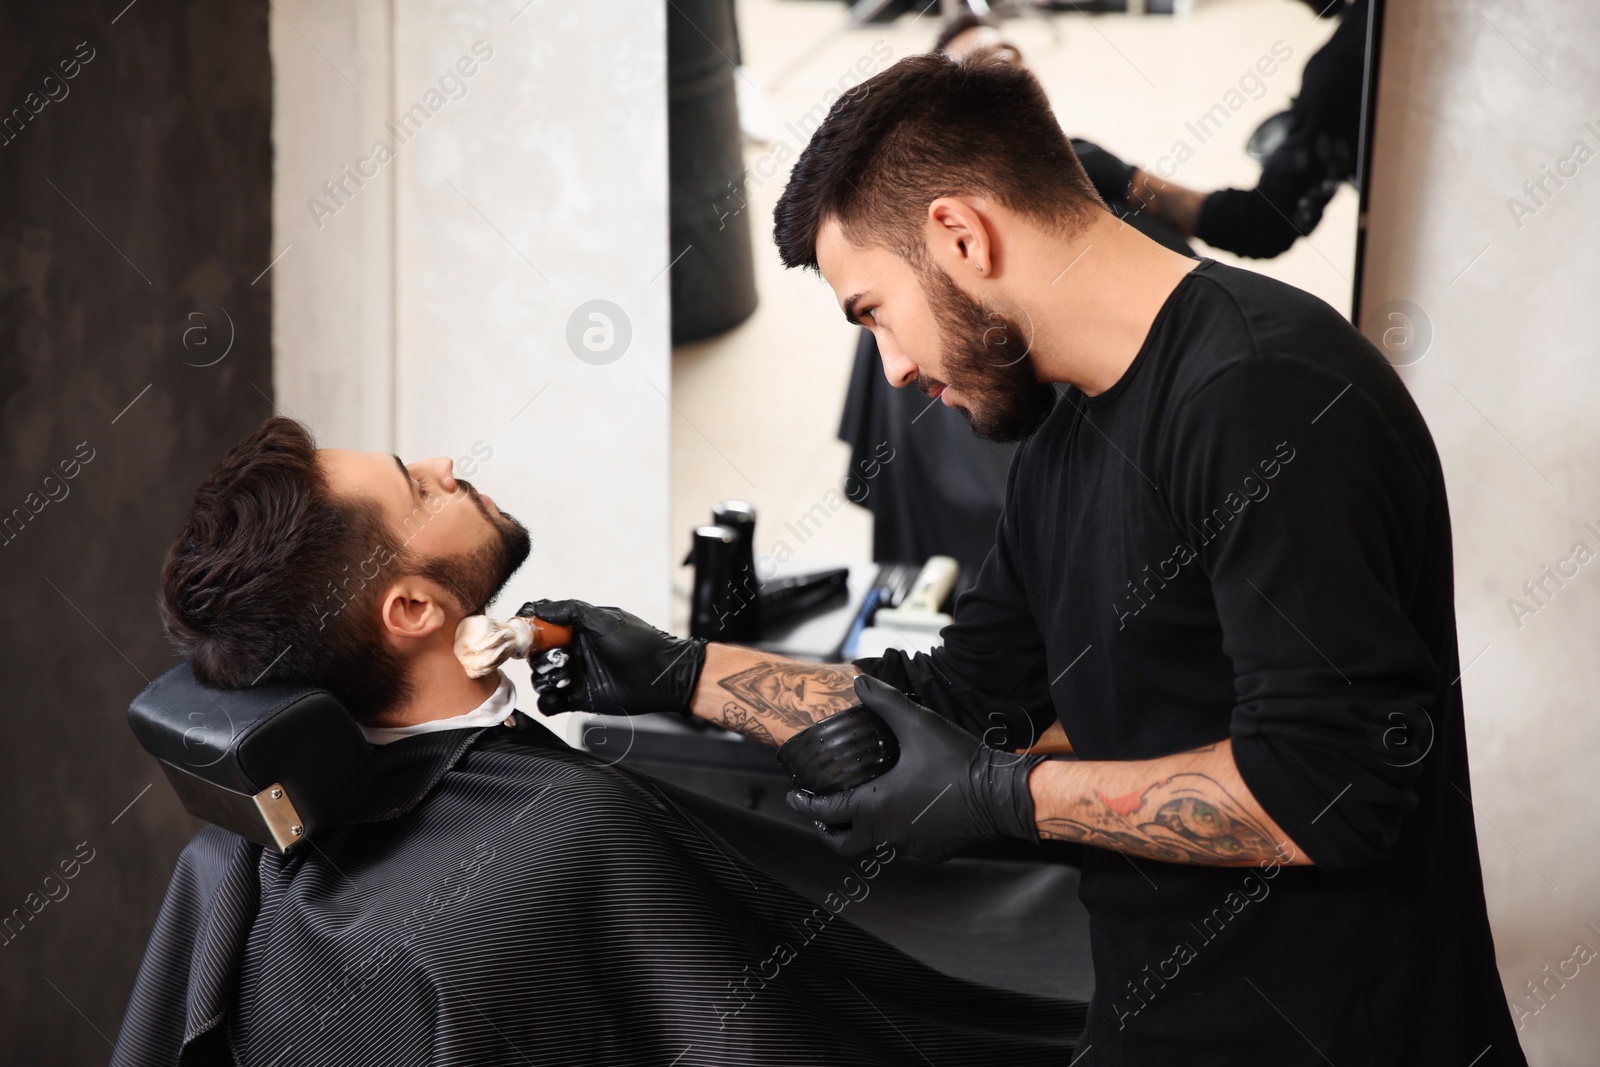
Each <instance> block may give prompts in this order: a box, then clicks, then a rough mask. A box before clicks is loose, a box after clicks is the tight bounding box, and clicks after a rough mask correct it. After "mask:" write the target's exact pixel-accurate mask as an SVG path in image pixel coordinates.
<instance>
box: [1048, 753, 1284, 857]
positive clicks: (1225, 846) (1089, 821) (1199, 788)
mask: <svg viewBox="0 0 1600 1067" xmlns="http://www.w3.org/2000/svg"><path fill="white" fill-rule="evenodd" d="M1082 806H1083V808H1084V809H1085V810H1084V811H1083V815H1084V817H1083V818H1081V819H1070V818H1051V819H1047V820H1044V821H1043V822H1041V824H1040V826H1039V833H1040V836H1043V837H1054V838H1060V839H1064V840H1072V841H1082V842H1083V843H1084V844H1088V845H1100V846H1102V847H1105V846H1109V847H1112V848H1116V849H1118V850H1120V851H1125V852H1131V853H1134V854H1136V855H1140V856H1147V857H1150V858H1151V859H1158V860H1165V861H1167V862H1168V863H1203V864H1208V865H1211V866H1234V865H1238V866H1252V865H1254V864H1257V863H1261V862H1263V860H1264V859H1267V858H1270V857H1274V856H1279V855H1280V852H1279V849H1278V848H1277V846H1276V845H1275V844H1274V842H1273V841H1272V838H1271V836H1270V835H1269V834H1268V833H1267V832H1266V830H1265V829H1263V828H1262V826H1261V824H1260V823H1258V822H1257V821H1256V820H1255V819H1253V818H1251V817H1250V816H1249V815H1248V814H1247V813H1246V812H1245V810H1244V807H1243V806H1242V805H1241V804H1240V803H1239V802H1238V801H1236V800H1235V799H1234V798H1233V797H1232V796H1231V795H1230V794H1229V793H1228V791H1227V790H1226V789H1224V788H1223V787H1222V786H1221V785H1220V784H1219V783H1218V782H1217V781H1216V780H1215V779H1214V778H1212V777H1210V776H1209V775H1204V774H1193V773H1189V774H1178V775H1174V776H1173V777H1171V778H1167V779H1163V780H1162V781H1159V782H1156V783H1154V784H1153V785H1150V786H1147V787H1145V788H1144V789H1142V790H1136V791H1134V792H1132V793H1127V794H1124V795H1122V796H1116V797H1108V796H1106V795H1105V794H1103V793H1099V792H1096V794H1095V800H1093V801H1091V800H1089V799H1088V798H1085V802H1084V804H1083V805H1082Z"/></svg>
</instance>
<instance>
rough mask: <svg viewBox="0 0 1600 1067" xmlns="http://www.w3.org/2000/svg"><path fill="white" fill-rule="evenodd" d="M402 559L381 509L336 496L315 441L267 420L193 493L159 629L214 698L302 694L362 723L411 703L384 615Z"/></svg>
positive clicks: (294, 426)
mask: <svg viewBox="0 0 1600 1067" xmlns="http://www.w3.org/2000/svg"><path fill="white" fill-rule="evenodd" d="M401 555H402V553H401V550H400V549H399V548H398V547H396V546H395V545H394V543H393V538H392V537H391V536H390V534H389V531H388V528H387V525H386V524H385V522H384V520H383V515H382V513H381V512H380V511H379V510H378V506H377V504H376V503H372V502H366V501H350V500H346V499H341V498H339V497H336V496H334V494H333V492H332V491H331V489H330V486H329V485H328V481H327V479H326V477H325V476H324V474H323V472H322V469H321V468H320V467H319V466H318V465H317V446H316V442H315V441H314V440H313V439H312V437H311V433H310V431H309V430H307V429H306V427H305V426H303V425H301V424H300V423H298V422H296V421H294V420H293V419H285V418H271V419H268V420H267V421H266V422H265V423H263V424H262V426H261V428H260V429H259V430H257V431H255V432H254V433H252V434H251V435H250V436H249V437H246V438H245V439H244V440H243V441H240V442H239V443H238V444H237V445H235V446H234V448H233V450H232V451H230V452H229V453H228V456H227V458H226V459H224V460H223V461H222V464H221V466H219V467H217V469H216V470H214V471H212V472H211V474H210V476H209V477H207V478H206V480H205V481H204V482H202V483H200V488H199V489H198V490H196V491H195V495H194V503H193V505H192V506H191V507H190V509H189V521H188V522H187V523H186V524H185V525H184V528H183V531H182V532H181V533H180V534H178V539H177V540H176V541H174V542H173V543H172V548H171V549H170V550H169V551H168V552H167V560H166V565H165V566H164V567H163V568H162V573H161V621H162V625H163V627H164V628H165V630H166V633H167V637H168V638H169V639H170V640H171V641H172V643H173V645H174V646H175V647H176V648H177V650H178V652H179V653H180V654H181V655H185V656H188V657H189V658H190V660H191V662H192V664H193V667H194V673H195V677H196V678H198V679H199V680H200V681H202V682H204V683H205V684H207V685H213V686H219V687H223V688H240V687H244V686H250V685H254V684H256V683H257V682H260V681H267V680H272V681H295V682H304V683H307V684H310V685H316V686H320V687H322V688H325V689H327V690H329V691H330V692H332V693H333V694H334V695H335V696H337V697H339V699H340V700H342V701H343V702H344V704H345V706H346V707H348V708H349V710H350V713H351V714H352V715H354V716H355V717H356V718H357V719H358V720H367V719H370V718H371V717H372V716H373V715H375V714H376V713H378V712H381V711H383V710H385V709H386V708H389V707H390V706H392V705H394V704H396V703H398V702H399V701H400V700H401V699H403V698H404V696H405V694H406V671H405V661H404V659H403V658H402V657H401V656H400V655H399V653H398V652H396V651H395V650H394V649H392V648H391V647H390V646H389V645H388V644H387V642H385V640H384V638H383V634H382V630H381V627H380V624H379V620H378V615H377V599H378V594H379V592H380V591H381V589H382V588H383V584H384V583H383V582H382V581H381V580H380V579H381V575H382V573H383V572H384V571H385V570H386V569H388V568H391V567H397V566H400V565H401V563H400V558H401Z"/></svg>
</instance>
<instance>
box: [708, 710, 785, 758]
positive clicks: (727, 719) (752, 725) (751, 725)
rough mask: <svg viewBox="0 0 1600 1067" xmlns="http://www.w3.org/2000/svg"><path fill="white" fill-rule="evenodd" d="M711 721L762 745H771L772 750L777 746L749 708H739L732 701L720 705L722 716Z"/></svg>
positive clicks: (764, 725) (768, 731)
mask: <svg viewBox="0 0 1600 1067" xmlns="http://www.w3.org/2000/svg"><path fill="white" fill-rule="evenodd" d="M712 721H713V722H715V723H716V724H717V725H718V726H721V727H722V728H724V729H727V730H732V731H733V732H734V733H736V734H743V735H744V736H746V737H748V738H751V739H752V740H756V741H760V742H761V743H762V744H763V745H771V746H773V747H774V748H776V747H777V745H778V742H777V741H776V740H774V739H773V736H772V731H771V730H769V729H767V727H766V724H765V723H763V722H762V721H761V720H760V719H758V718H756V717H755V715H754V714H752V713H751V711H750V709H749V708H745V707H741V706H740V705H739V704H737V703H735V702H734V701H732V700H730V701H728V702H727V703H726V704H724V705H722V714H721V715H720V716H719V717H718V718H716V719H713V720H712Z"/></svg>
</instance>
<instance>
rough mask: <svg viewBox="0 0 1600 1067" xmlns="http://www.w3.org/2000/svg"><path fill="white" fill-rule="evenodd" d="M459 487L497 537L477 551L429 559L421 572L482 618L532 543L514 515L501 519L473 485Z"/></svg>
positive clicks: (461, 604)
mask: <svg viewBox="0 0 1600 1067" xmlns="http://www.w3.org/2000/svg"><path fill="white" fill-rule="evenodd" d="M456 484H457V485H458V486H459V487H460V488H461V489H462V490H463V491H464V492H466V493H467V494H468V497H469V498H470V499H471V501H472V503H473V504H474V505H476V506H477V508H478V511H479V512H481V513H482V515H483V517H484V518H485V519H487V520H488V521H489V525H490V526H492V527H493V528H494V531H495V534H496V535H497V536H496V537H495V538H494V539H493V540H492V541H490V542H489V543H488V544H486V545H484V546H483V547H481V548H479V549H477V550H475V551H473V552H468V553H465V554H463V555H459V556H446V557H444V558H441V559H430V560H427V561H425V562H423V563H422V565H421V566H420V567H418V571H417V572H418V573H419V574H421V575H422V576H423V577H424V578H429V579H432V580H433V581H435V582H438V583H439V584H440V585H442V586H444V587H445V588H446V589H448V590H450V592H451V593H452V594H453V595H454V596H455V598H456V600H457V601H458V603H459V605H460V607H461V610H462V611H464V612H466V613H467V614H468V615H481V614H483V613H484V611H486V610H487V609H488V607H489V605H490V604H491V603H493V602H494V599H495V597H497V596H499V595H500V591H501V590H502V589H504V588H505V586H506V583H507V582H509V581H510V580H511V576H512V575H513V574H515V573H517V568H518V567H521V566H522V564H523V561H525V560H526V559H527V558H528V552H529V551H530V550H531V548H532V540H531V539H530V538H529V536H528V529H527V527H525V526H523V525H522V523H520V522H518V521H517V520H516V519H514V518H512V517H511V516H510V515H508V514H506V513H505V512H503V511H502V512H501V513H500V514H499V516H498V517H496V516H494V515H492V514H490V512H489V509H488V506H487V505H485V504H484V502H483V501H482V500H481V499H479V497H478V491H477V490H476V489H474V488H473V487H472V485H471V483H469V482H466V481H463V480H461V479H460V478H457V479H456Z"/></svg>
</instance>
